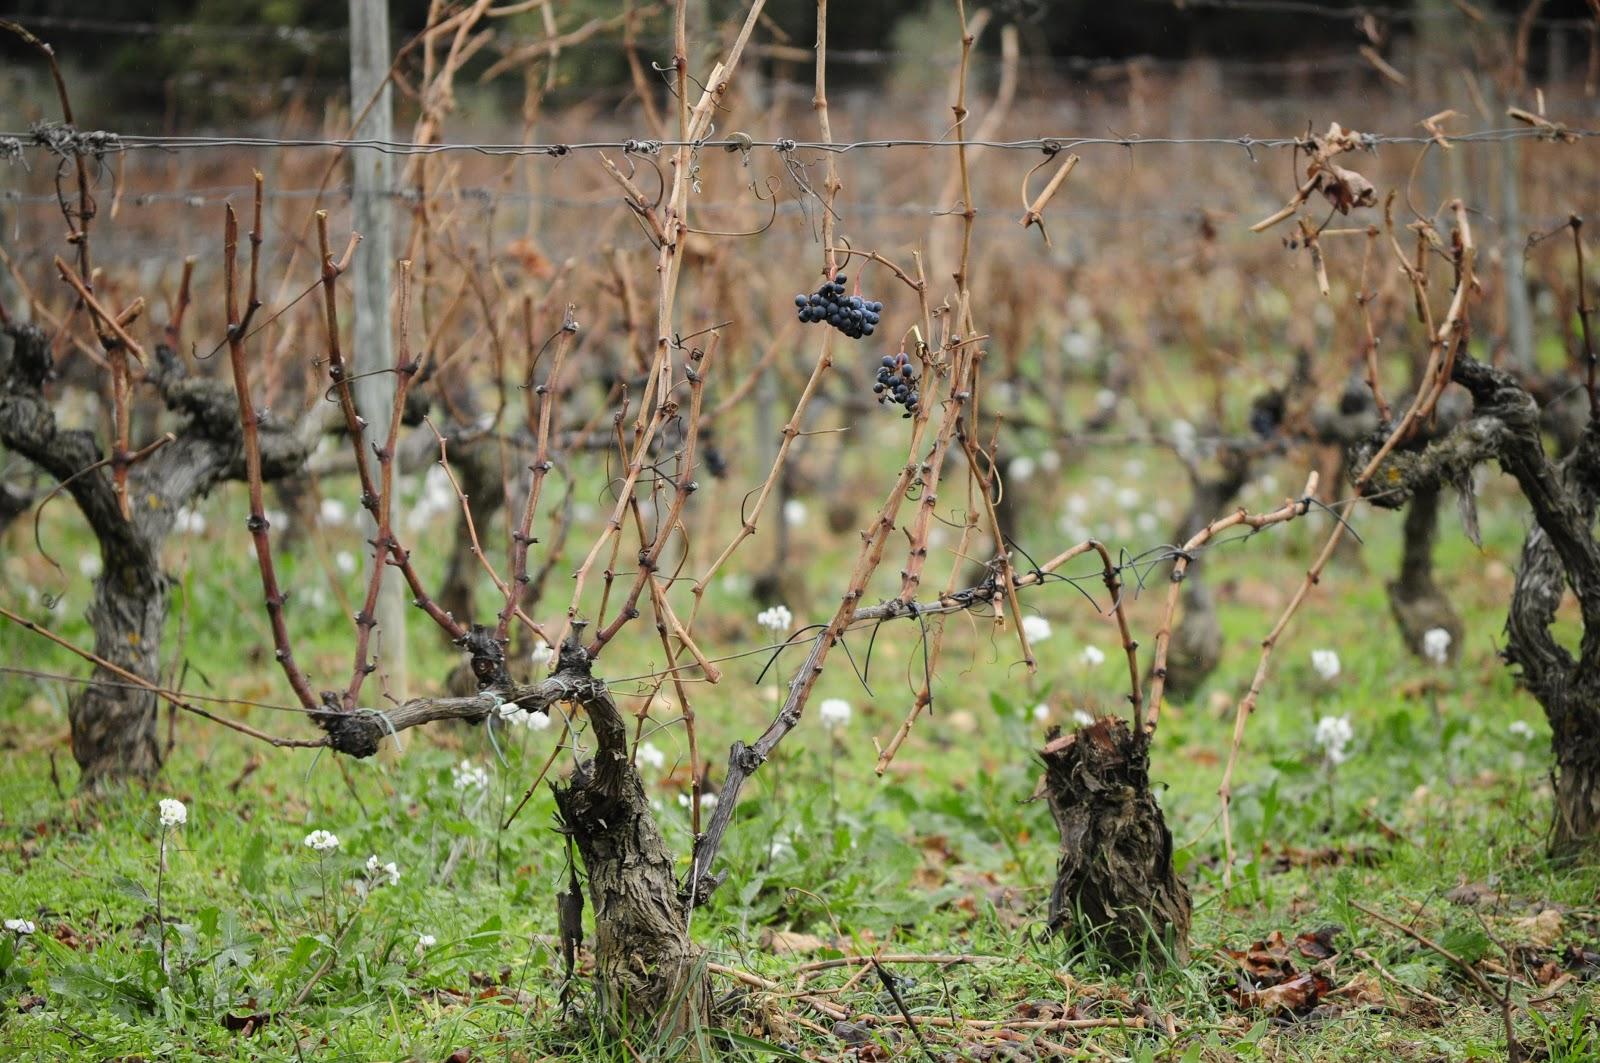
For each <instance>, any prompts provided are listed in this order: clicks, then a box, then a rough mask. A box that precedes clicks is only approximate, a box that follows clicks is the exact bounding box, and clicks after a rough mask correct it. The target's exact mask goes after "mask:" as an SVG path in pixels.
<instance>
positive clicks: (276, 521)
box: [261, 509, 289, 531]
mask: <svg viewBox="0 0 1600 1063" xmlns="http://www.w3.org/2000/svg"><path fill="white" fill-rule="evenodd" d="M261 515H262V516H263V517H266V518H267V523H268V524H270V525H271V526H272V527H274V528H277V529H278V530H279V531H285V530H287V529H288V527H289V514H287V513H285V512H284V511H283V510H281V509H269V510H267V511H266V512H265V513H263V514H261Z"/></svg>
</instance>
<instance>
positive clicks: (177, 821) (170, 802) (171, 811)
mask: <svg viewBox="0 0 1600 1063" xmlns="http://www.w3.org/2000/svg"><path fill="white" fill-rule="evenodd" d="M160 808H161V825H162V826H163V827H181V826H183V825H184V824H185V823H187V822H189V810H188V809H187V808H185V807H184V805H183V802H182V801H179V800H177V799H175V798H171V797H163V798H162V799H161V804H160Z"/></svg>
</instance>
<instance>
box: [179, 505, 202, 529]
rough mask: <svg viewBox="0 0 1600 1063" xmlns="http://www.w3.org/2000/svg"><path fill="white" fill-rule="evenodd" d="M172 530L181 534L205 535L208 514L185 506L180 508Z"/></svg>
mask: <svg viewBox="0 0 1600 1063" xmlns="http://www.w3.org/2000/svg"><path fill="white" fill-rule="evenodd" d="M172 530H173V531H176V532H178V533H179V534H194V535H204V534H205V531H206V515H205V514H204V513H201V512H198V511H197V510H193V509H190V508H189V507H188V506H184V507H183V508H181V509H179V510H178V512H177V515H176V517H175V518H174V520H173V523H172Z"/></svg>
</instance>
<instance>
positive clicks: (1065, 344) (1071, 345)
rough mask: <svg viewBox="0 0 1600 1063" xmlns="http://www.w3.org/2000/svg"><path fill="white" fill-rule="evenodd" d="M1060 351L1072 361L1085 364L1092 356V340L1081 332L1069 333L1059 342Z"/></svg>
mask: <svg viewBox="0 0 1600 1063" xmlns="http://www.w3.org/2000/svg"><path fill="white" fill-rule="evenodd" d="M1061 350H1062V353H1064V354H1065V355H1066V356H1067V357H1068V358H1071V359H1073V360H1074V361H1078V362H1086V361H1088V360H1089V358H1090V357H1091V356H1092V355H1093V354H1094V340H1092V339H1090V338H1089V337H1088V336H1087V335H1085V334H1084V333H1082V332H1069V333H1067V335H1066V338H1064V339H1063V340H1062V341H1061Z"/></svg>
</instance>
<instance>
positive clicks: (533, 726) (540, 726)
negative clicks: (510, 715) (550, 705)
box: [522, 712, 550, 731]
mask: <svg viewBox="0 0 1600 1063" xmlns="http://www.w3.org/2000/svg"><path fill="white" fill-rule="evenodd" d="M522 722H523V723H524V724H526V725H527V727H528V730H530V731H543V730H545V729H547V728H548V727H549V726H550V714H549V713H548V712H530V713H528V718H527V719H526V720H524V721H522Z"/></svg>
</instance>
